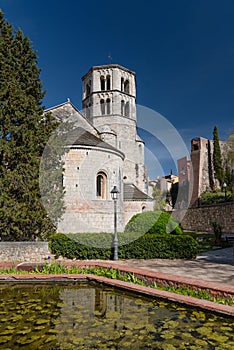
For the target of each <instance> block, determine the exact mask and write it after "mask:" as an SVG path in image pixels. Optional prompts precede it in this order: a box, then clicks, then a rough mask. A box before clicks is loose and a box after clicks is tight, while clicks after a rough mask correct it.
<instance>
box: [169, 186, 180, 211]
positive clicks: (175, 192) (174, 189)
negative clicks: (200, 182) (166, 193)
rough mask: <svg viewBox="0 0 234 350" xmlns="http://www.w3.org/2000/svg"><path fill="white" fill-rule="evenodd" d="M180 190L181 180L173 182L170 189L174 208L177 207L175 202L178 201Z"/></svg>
mask: <svg viewBox="0 0 234 350" xmlns="http://www.w3.org/2000/svg"><path fill="white" fill-rule="evenodd" d="M178 191H179V182H175V183H172V184H171V189H170V196H171V202H172V208H174V207H175V204H176V201H177V196H178Z"/></svg>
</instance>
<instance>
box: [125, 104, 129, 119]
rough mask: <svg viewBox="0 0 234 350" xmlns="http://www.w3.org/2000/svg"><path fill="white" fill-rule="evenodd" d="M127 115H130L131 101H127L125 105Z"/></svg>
mask: <svg viewBox="0 0 234 350" xmlns="http://www.w3.org/2000/svg"><path fill="white" fill-rule="evenodd" d="M125 116H126V117H129V102H126V105H125Z"/></svg>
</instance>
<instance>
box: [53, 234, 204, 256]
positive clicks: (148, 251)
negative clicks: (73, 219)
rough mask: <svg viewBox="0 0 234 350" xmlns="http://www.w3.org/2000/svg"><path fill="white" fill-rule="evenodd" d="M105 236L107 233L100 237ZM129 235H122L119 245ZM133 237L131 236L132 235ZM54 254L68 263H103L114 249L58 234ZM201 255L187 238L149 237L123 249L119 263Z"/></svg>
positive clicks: (152, 235) (194, 242)
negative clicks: (126, 260) (82, 242)
mask: <svg viewBox="0 0 234 350" xmlns="http://www.w3.org/2000/svg"><path fill="white" fill-rule="evenodd" d="M98 235H100V236H102V235H105V233H99V234H98ZM126 235H127V233H124V234H123V233H119V234H118V237H119V242H121V239H122V236H123V237H124V236H126ZM130 235H131V234H130ZM49 247H50V250H51V252H52V253H53V254H55V256H56V257H59V256H63V257H66V258H68V259H79V260H83V259H103V260H109V259H112V257H113V255H112V254H113V251H112V249H111V247H110V248H100V247H94V246H90V245H84V244H81V243H79V242H77V241H76V240H75V239H72V238H71V236H70V237H68V236H67V235H65V234H61V233H60V234H56V235H55V236H53V237H52V239H51V241H50V243H49ZM197 253H198V243H197V242H196V240H195V239H193V238H192V237H191V236H187V235H170V234H164V235H156V234H149V233H147V234H145V235H143V236H141V237H140V238H138V239H136V240H134V241H132V242H130V243H128V244H125V245H120V246H119V259H192V258H195V257H196V255H197Z"/></svg>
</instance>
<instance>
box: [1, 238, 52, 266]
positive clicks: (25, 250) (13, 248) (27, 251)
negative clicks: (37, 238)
mask: <svg viewBox="0 0 234 350" xmlns="http://www.w3.org/2000/svg"><path fill="white" fill-rule="evenodd" d="M50 255H51V253H50V251H49V248H48V242H0V261H1V262H2V261H8V262H16V261H17V262H22V261H28V262H40V261H43V260H44V259H47V258H48V256H50Z"/></svg>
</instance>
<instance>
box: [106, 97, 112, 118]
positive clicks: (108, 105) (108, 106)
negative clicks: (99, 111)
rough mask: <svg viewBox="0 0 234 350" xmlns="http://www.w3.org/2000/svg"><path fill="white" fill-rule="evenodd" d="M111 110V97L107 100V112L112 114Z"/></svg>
mask: <svg viewBox="0 0 234 350" xmlns="http://www.w3.org/2000/svg"><path fill="white" fill-rule="evenodd" d="M110 112H111V110H110V99H109V98H108V99H107V100H106V114H110Z"/></svg>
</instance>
